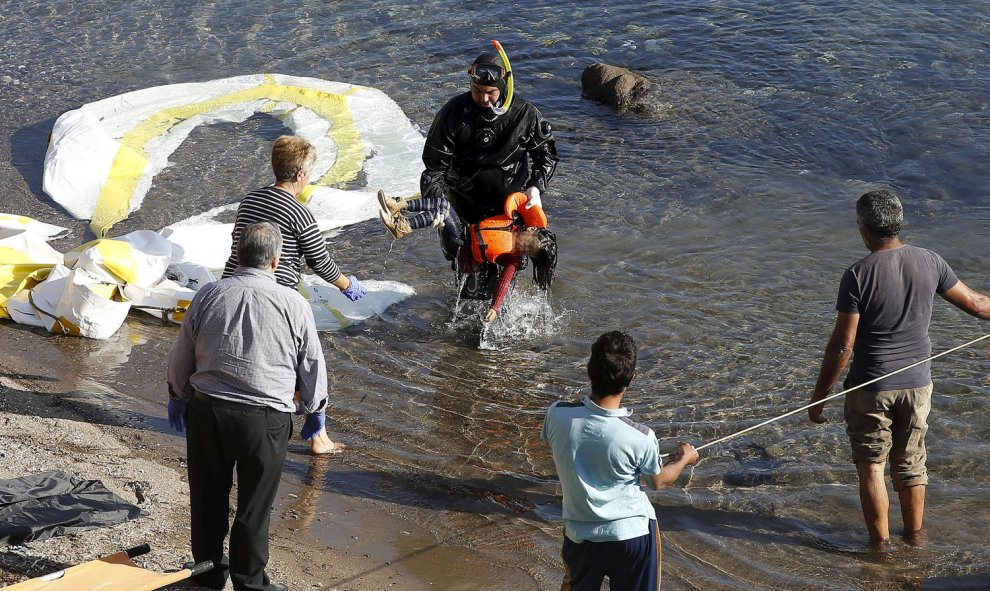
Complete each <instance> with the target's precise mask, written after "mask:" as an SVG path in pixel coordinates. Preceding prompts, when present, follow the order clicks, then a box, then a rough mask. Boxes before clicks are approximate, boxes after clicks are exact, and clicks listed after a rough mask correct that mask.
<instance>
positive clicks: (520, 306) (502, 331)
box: [478, 286, 567, 351]
mask: <svg viewBox="0 0 990 591" xmlns="http://www.w3.org/2000/svg"><path fill="white" fill-rule="evenodd" d="M527 287H529V286H527ZM566 316H567V315H566V313H564V312H560V313H556V312H554V310H553V308H552V307H551V306H550V293H549V292H543V291H541V290H539V289H536V288H535V287H534V288H533V289H532V290H531V291H530V290H529V289H522V288H519V287H516V288H514V289H513V291H512V293H510V294H509V297H508V298H507V300H506V302H505V304H504V305H503V306H502V310H501V312H499V315H498V317H497V318H496V319H495V320H494V321H493V322H491V323H489V324H486V325H484V326H483V327H482V330H481V338H480V341H479V343H478V348H479V349H485V350H492V351H500V350H504V349H507V348H509V347H510V346H512V345H515V344H518V343H519V342H520V341H528V340H532V339H538V338H545V337H548V336H551V335H553V334H556V333H557V331H558V330H559V329H560V327H561V326H562V325H563V321H564V319H565V318H566Z"/></svg>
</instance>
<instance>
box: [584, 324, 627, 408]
mask: <svg viewBox="0 0 990 591" xmlns="http://www.w3.org/2000/svg"><path fill="white" fill-rule="evenodd" d="M635 373H636V341H634V340H633V338H632V337H631V336H629V335H628V334H626V333H624V332H620V331H617V330H613V331H612V332H607V333H605V334H603V335H602V336H600V337H598V340H597V341H595V344H593V345H592V346H591V359H589V360H588V377H589V378H591V391H592V393H594V394H597V395H598V396H611V395H612V394H618V393H619V392H622V391H623V390H625V389H626V387H627V386H628V385H629V383H630V382H632V379H633V375H634V374H635Z"/></svg>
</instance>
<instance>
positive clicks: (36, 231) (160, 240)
mask: <svg viewBox="0 0 990 591" xmlns="http://www.w3.org/2000/svg"><path fill="white" fill-rule="evenodd" d="M5 215H6V214H0V316H2V317H5V318H10V319H12V320H14V321H15V322H17V323H20V324H26V325H30V326H38V327H41V328H45V329H46V330H48V331H50V332H54V333H59V334H71V335H79V336H84V337H89V338H94V339H107V338H109V337H110V336H112V335H113V334H114V333H116V332H117V330H118V329H119V328H120V326H121V325H122V324H123V323H124V320H125V319H126V318H127V314H128V313H129V312H130V310H132V309H137V310H140V311H143V312H146V313H148V314H151V315H153V316H156V317H158V318H161V319H162V320H163V321H170V322H174V323H180V322H182V319H183V318H184V317H185V312H186V310H187V309H188V307H189V304H190V303H191V302H192V299H193V296H195V294H196V291H197V290H198V289H199V288H200V287H202V286H203V285H206V284H207V283H209V282H211V281H214V280H215V278H216V277H215V275H214V273H213V271H211V270H210V269H209V268H208V267H206V266H204V265H201V264H198V263H196V262H194V261H189V260H185V259H186V258H188V257H189V256H190V252H191V249H192V248H193V245H192V244H186V245H185V246H184V247H183V246H180V245H178V244H175V243H173V242H172V241H171V240H170V239H169V238H167V237H166V235H167V234H169V232H167V231H163V232H152V231H149V230H138V231H136V232H131V233H130V234H126V235H124V236H121V237H120V238H100V239H97V240H93V241H91V242H88V243H86V244H83V245H82V246H79V247H77V248H74V249H73V250H71V251H69V252H67V253H65V254H64V255H62V254H61V253H59V252H57V251H56V250H55V249H53V248H51V247H50V246H49V245H48V244H47V242H46V240H47V239H48V237H50V236H53V235H56V234H57V232H56V230H61V228H57V227H55V226H48V225H47V224H40V222H39V223H37V224H35V223H34V222H35V220H31V219H30V218H19V219H18V221H17V222H16V224H15V223H14V222H11V224H12V225H14V226H15V227H14V228H13V229H11V230H9V231H8V230H5V229H4V227H3V225H2V224H3V220H4V217H3V216H5ZM6 217H8V218H9V217H12V216H6ZM227 249H228V252H229V249H230V246H229V240H228V246H227ZM193 258H195V257H193ZM225 260H226V257H224V258H223V259H220V260H219V261H217V264H216V265H214V266H215V267H222V265H223V262H224V261H225ZM363 285H364V286H365V288H366V289H367V292H368V293H367V295H365V297H363V298H362V299H360V300H358V301H357V302H352V301H350V300H348V299H347V298H346V297H344V295H343V294H341V293H340V290H339V289H337V288H336V287H334V286H332V285H330V284H328V283H327V282H325V281H323V280H322V279H320V278H319V277H315V276H311V275H304V276H303V277H302V280H301V282H300V292H301V293H302V294H303V296H304V297H306V298H307V299H308V300H309V301H310V303H311V304H312V306H313V314H314V317H315V319H316V327H317V329H318V330H324V331H325V330H337V329H340V328H343V327H346V326H349V325H351V324H353V323H355V322H360V321H362V320H366V319H368V318H371V317H372V316H376V315H379V314H381V313H382V312H384V311H385V309H386V308H388V307H389V306H391V305H392V304H395V303H397V302H399V301H402V300H404V299H406V298H407V297H409V296H411V295H413V294H414V293H415V291H414V290H413V289H412V288H411V287H409V286H408V285H405V284H403V283H397V282H394V281H375V280H367V281H365V282H363Z"/></svg>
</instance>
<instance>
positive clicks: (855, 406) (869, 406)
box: [845, 384, 932, 491]
mask: <svg viewBox="0 0 990 591" xmlns="http://www.w3.org/2000/svg"><path fill="white" fill-rule="evenodd" d="M931 409H932V385H931V384H928V385H927V386H924V387H922V388H907V389H904V390H885V391H883V392H870V391H868V390H854V391H852V392H850V393H849V394H847V395H846V402H845V417H846V434H847V435H849V442H850V443H851V444H852V457H853V461H854V462H856V463H859V462H873V463H885V462H886V461H887V457H888V456H889V457H890V479H891V480H892V481H893V483H894V490H896V491H901V490H904V489H905V488H908V487H911V486H917V485H920V484H928V470H927V469H926V468H925V460H926V458H927V454H926V452H925V433H927V432H928V413H929V412H930V411H931Z"/></svg>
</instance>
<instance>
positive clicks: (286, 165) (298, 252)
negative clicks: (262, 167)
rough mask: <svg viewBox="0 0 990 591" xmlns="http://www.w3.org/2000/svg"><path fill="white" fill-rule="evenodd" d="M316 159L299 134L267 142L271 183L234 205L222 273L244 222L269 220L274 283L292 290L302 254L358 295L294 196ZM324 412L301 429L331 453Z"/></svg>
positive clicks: (232, 265) (313, 444) (226, 273)
mask: <svg viewBox="0 0 990 591" xmlns="http://www.w3.org/2000/svg"><path fill="white" fill-rule="evenodd" d="M314 162H316V149H315V148H314V147H313V145H312V144H310V143H309V142H307V141H306V140H304V139H303V138H301V137H296V136H290V135H283V136H280V137H279V138H277V139H276V140H275V143H274V144H272V171H273V172H274V173H275V183H274V184H273V185H270V186H267V187H262V188H260V189H255V190H254V191H251V192H250V193H248V194H247V196H246V197H245V198H244V199H243V200H242V201H241V204H240V205H239V206H238V207H237V217H236V218H235V220H234V231H233V233H232V236H231V237H232V238H233V240H232V244H231V247H230V258H229V259H227V264H226V266H225V267H224V269H223V277H230V276H231V275H233V274H234V271H235V270H236V269H237V243H238V241H239V240H240V237H241V232H243V231H244V228H245V227H246V226H247V225H248V224H253V223H256V222H272V223H273V224H275V225H276V226H278V228H279V230H280V231H281V233H282V254H281V257H280V258H279V263H278V267H276V268H275V280H276V281H277V282H278V284H279V285H284V286H286V287H290V288H292V289H298V285H299V272H300V271H299V270H300V268H301V266H302V259H304V258H305V259H306V264H307V265H309V268H310V269H312V270H313V271H314V272H315V273H316V274H317V275H319V276H320V277H321V278H322V279H323V280H324V281H326V282H327V283H331V284H333V285H335V286H336V287H337V289H339V290H340V291H341V293H343V294H344V296H346V297H347V299H349V300H351V301H355V300H359V299H361V298H362V297H363V296H364V294H365V293H366V292H365V289H364V287H362V286H361V284H360V283H359V282H358V280H357V277H355V276H354V275H351V276H350V277H347V276H345V275H344V274H342V273H341V272H340V269H339V268H338V267H337V263H335V262H334V260H333V257H331V256H330V251H329V250H328V249H327V243H326V240H325V239H324V238H323V235H322V234H321V233H320V228H319V226H317V224H316V218H314V217H313V213H312V212H311V211H310V210H309V209H308V208H307V207H306V206H305V205H303V204H302V203H300V202H299V200H298V199H297V196H298V195H299V194H300V193H301V192H302V190H303V189H304V188H306V185H308V184H309V175H310V173H311V172H312V168H313V163H314ZM325 422H326V416H325V415H324V414H323V413H322V412H320V413H314V414H311V415H308V416H307V417H306V425H305V427H304V428H303V432H304V433H312V432H315V433H316V434H315V435H314V436H313V437H312V438H309V442H310V443H309V449H310V452H311V453H314V454H323V453H331V452H334V451H337V450H339V449H341V446H340V445H338V444H336V443H334V442H333V441H331V440H330V437H329V436H327V433H326V429H325V427H324V425H325Z"/></svg>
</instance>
